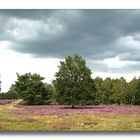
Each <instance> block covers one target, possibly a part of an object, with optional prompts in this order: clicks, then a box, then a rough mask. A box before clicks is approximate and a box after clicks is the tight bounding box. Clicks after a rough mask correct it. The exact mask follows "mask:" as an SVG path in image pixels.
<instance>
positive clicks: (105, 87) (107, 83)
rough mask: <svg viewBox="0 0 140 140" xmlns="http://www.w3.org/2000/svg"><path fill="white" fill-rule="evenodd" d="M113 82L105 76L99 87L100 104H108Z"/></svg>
mask: <svg viewBox="0 0 140 140" xmlns="http://www.w3.org/2000/svg"><path fill="white" fill-rule="evenodd" d="M112 89H113V84H112V80H111V78H106V79H105V80H104V81H103V82H102V84H101V87H100V95H99V98H100V100H101V103H102V104H109V103H110V100H109V97H110V96H111V95H112V93H113V91H112Z"/></svg>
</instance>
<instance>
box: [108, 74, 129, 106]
mask: <svg viewBox="0 0 140 140" xmlns="http://www.w3.org/2000/svg"><path fill="white" fill-rule="evenodd" d="M127 86H128V84H127V82H126V80H125V79H124V78H123V77H121V78H120V79H115V80H113V88H112V92H113V93H112V95H111V96H110V101H111V103H117V104H119V105H120V104H125V103H126V96H127Z"/></svg>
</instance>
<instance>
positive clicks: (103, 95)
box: [0, 55, 140, 107]
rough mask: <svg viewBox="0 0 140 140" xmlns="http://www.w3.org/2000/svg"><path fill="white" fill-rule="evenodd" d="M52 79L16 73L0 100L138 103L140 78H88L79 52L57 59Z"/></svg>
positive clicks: (36, 102)
mask: <svg viewBox="0 0 140 140" xmlns="http://www.w3.org/2000/svg"><path fill="white" fill-rule="evenodd" d="M55 77H56V79H55V80H54V81H53V82H52V84H47V83H44V82H43V80H44V78H43V77H41V76H40V75H39V74H31V73H26V74H24V75H19V74H17V81H16V82H15V84H14V85H12V86H11V88H10V89H9V91H8V92H7V93H1V94H0V99H16V98H22V99H23V100H24V101H26V103H27V104H40V105H41V104H50V103H58V104H63V105H71V106H72V107H74V106H75V105H98V104H115V103H117V104H134V105H135V104H137V105H139V104H140V79H136V78H134V79H132V80H131V81H130V82H126V80H125V79H124V78H123V77H122V78H120V79H111V78H106V79H105V80H103V79H102V78H100V77H96V78H95V79H92V78H91V70H90V69H89V68H88V67H87V66H86V61H85V59H83V58H82V57H81V56H79V55H74V56H67V57H66V58H65V61H61V62H60V66H59V70H58V72H57V73H56V74H55Z"/></svg>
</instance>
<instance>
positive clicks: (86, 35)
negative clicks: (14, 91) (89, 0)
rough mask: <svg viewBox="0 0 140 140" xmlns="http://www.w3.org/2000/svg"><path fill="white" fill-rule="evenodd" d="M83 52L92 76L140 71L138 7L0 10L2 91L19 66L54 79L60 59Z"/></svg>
mask: <svg viewBox="0 0 140 140" xmlns="http://www.w3.org/2000/svg"><path fill="white" fill-rule="evenodd" d="M74 54H79V55H81V56H82V57H83V58H85V59H86V62H87V66H88V67H89V68H90V69H91V71H92V77H93V78H95V77H96V76H100V77H102V78H106V77H111V78H120V77H121V76H123V77H124V78H125V79H126V80H127V81H130V80H131V79H132V78H133V77H134V76H136V77H139V76H140V10H43V9H42V10H22V9H20V10H0V75H1V81H2V85H1V86H2V91H3V92H6V91H8V89H9V87H10V86H11V84H14V82H15V80H16V79H17V77H16V72H18V73H19V74H24V73H27V72H31V73H38V74H40V75H41V76H43V77H45V82H48V83H51V81H52V80H53V79H55V77H54V74H55V72H57V71H58V65H59V64H60V61H63V60H64V58H65V57H66V56H68V55H74Z"/></svg>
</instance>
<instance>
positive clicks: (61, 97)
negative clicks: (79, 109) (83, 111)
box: [53, 54, 95, 108]
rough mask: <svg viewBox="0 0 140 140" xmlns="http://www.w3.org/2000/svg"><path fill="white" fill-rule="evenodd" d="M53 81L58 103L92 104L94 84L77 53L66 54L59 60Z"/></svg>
mask: <svg viewBox="0 0 140 140" xmlns="http://www.w3.org/2000/svg"><path fill="white" fill-rule="evenodd" d="M55 77H56V80H55V81H54V82H53V83H54V86H55V89H56V100H57V102H58V103H59V104H66V105H72V107H73V108H74V106H75V105H86V104H92V103H93V101H94V97H95V85H94V81H93V80H92V78H91V71H90V69H89V68H88V67H87V66H86V61H85V60H84V59H83V58H82V57H81V56H79V55H76V54H75V55H74V56H67V57H66V58H65V61H60V66H59V71H58V72H57V73H56V74H55Z"/></svg>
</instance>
